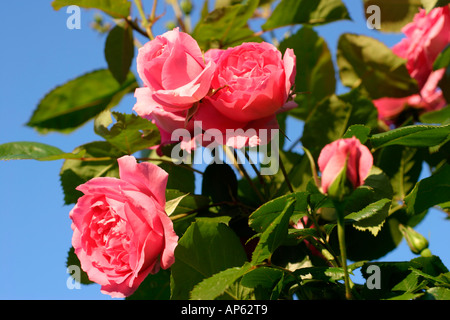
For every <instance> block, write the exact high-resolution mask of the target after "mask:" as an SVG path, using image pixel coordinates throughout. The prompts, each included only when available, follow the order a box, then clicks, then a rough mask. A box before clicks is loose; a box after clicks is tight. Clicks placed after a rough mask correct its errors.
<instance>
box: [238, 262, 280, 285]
mask: <svg viewBox="0 0 450 320" xmlns="http://www.w3.org/2000/svg"><path fill="white" fill-rule="evenodd" d="M282 276H283V271H281V270H279V269H275V268H270V267H258V268H255V269H253V270H251V271H249V272H247V273H246V274H245V275H244V276H243V277H242V281H241V284H242V285H243V286H246V287H249V288H256V287H258V286H261V287H263V288H268V289H271V288H273V286H274V285H275V283H276V282H278V280H280V278H281V277H282Z"/></svg>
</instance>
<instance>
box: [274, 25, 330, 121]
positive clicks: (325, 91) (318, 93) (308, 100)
mask: <svg viewBox="0 0 450 320" xmlns="http://www.w3.org/2000/svg"><path fill="white" fill-rule="evenodd" d="M287 48H291V49H293V50H294V53H295V55H296V57H297V61H301V62H302V63H297V69H298V70H297V73H296V78H295V90H296V92H299V93H298V94H297V96H296V98H295V101H296V102H297V104H298V107H297V108H295V109H293V110H291V111H290V112H289V113H290V114H292V115H294V116H296V117H299V118H300V119H306V117H307V115H308V114H309V112H310V111H311V109H312V108H313V107H314V105H315V104H316V103H318V102H319V101H321V100H322V99H324V98H325V97H328V96H330V95H332V94H333V93H334V92H335V89H336V77H335V72H334V65H333V61H332V57H331V53H330V50H329V49H328V46H327V43H326V42H325V40H324V39H323V38H321V37H319V36H318V34H317V33H316V32H315V31H314V30H313V29H312V28H311V27H309V26H304V27H303V28H301V29H300V30H299V31H298V32H297V33H296V34H294V35H292V36H290V37H289V38H286V39H284V40H283V41H282V42H281V43H280V46H279V49H280V51H281V52H285V51H286V49H287Z"/></svg>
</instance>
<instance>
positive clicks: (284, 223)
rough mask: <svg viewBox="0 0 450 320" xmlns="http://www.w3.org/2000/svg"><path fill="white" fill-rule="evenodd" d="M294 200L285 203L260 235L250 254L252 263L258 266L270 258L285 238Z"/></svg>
mask: <svg viewBox="0 0 450 320" xmlns="http://www.w3.org/2000/svg"><path fill="white" fill-rule="evenodd" d="M294 204H295V199H289V200H287V201H286V202H285V205H284V209H283V211H282V212H281V213H280V214H279V215H278V217H276V218H275V219H274V220H273V221H272V223H271V224H270V225H269V226H268V227H267V228H266V229H265V230H264V231H263V232H262V233H261V235H260V237H259V242H258V244H257V246H256V248H255V250H254V251H253V254H252V263H253V264H259V263H261V262H263V261H264V260H266V259H268V258H270V257H271V256H272V254H273V253H274V252H275V250H276V249H277V248H278V247H279V246H280V245H281V244H282V243H283V241H284V240H285V239H286V238H287V235H288V228H289V220H290V218H291V216H292V214H293V212H294Z"/></svg>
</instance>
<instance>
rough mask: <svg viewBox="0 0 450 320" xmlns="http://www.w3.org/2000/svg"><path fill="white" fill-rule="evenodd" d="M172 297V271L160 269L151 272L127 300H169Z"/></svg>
mask: <svg viewBox="0 0 450 320" xmlns="http://www.w3.org/2000/svg"><path fill="white" fill-rule="evenodd" d="M169 299H170V271H169V270H159V271H158V273H156V274H149V275H148V276H147V277H146V278H145V280H144V281H143V282H142V283H141V284H140V285H139V288H137V290H136V291H135V292H134V293H133V294H132V295H131V296H129V297H126V300H169Z"/></svg>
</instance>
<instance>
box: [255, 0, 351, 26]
mask: <svg viewBox="0 0 450 320" xmlns="http://www.w3.org/2000/svg"><path fill="white" fill-rule="evenodd" d="M338 20H350V16H349V13H348V11H347V8H346V7H345V5H344V3H343V2H342V1H341V0H318V1H309V0H282V1H281V2H280V3H279V4H278V5H277V7H276V8H275V10H274V11H273V13H272V14H271V15H270V17H269V18H268V19H267V21H266V22H265V23H264V24H263V25H262V29H263V30H272V29H275V28H279V27H284V26H288V25H294V24H311V25H320V24H325V23H329V22H333V21H338Z"/></svg>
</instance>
